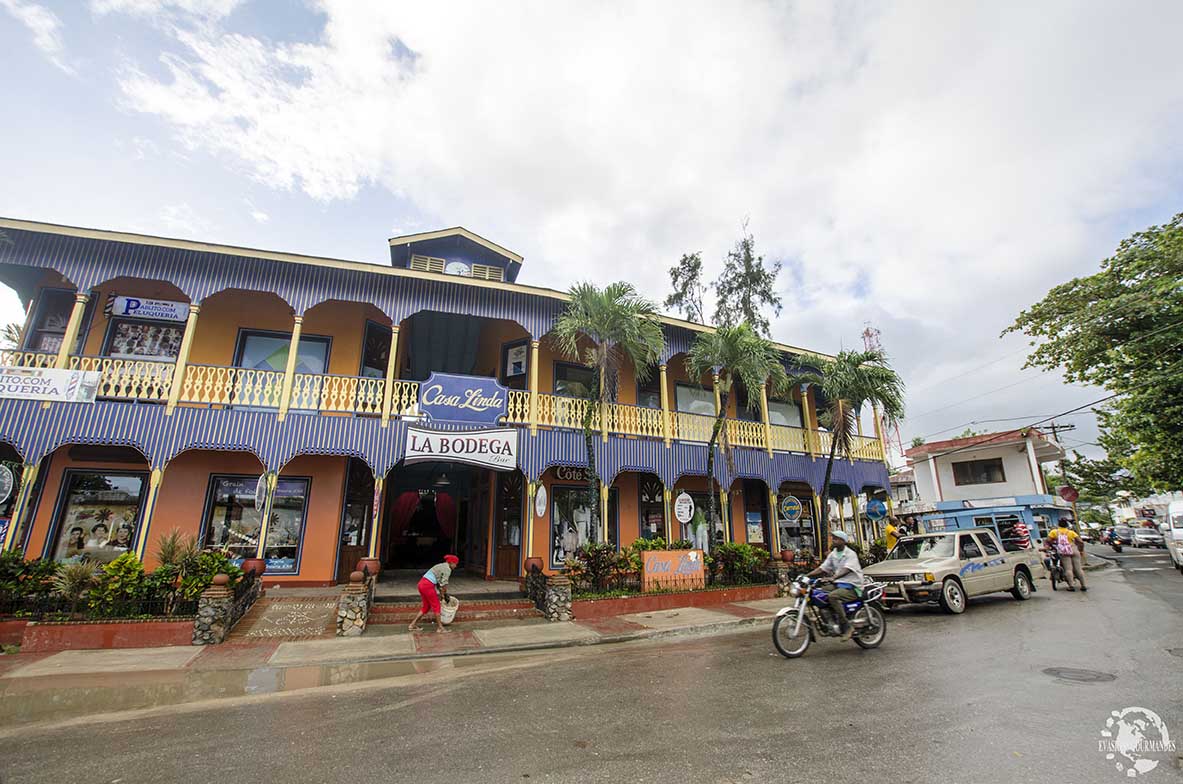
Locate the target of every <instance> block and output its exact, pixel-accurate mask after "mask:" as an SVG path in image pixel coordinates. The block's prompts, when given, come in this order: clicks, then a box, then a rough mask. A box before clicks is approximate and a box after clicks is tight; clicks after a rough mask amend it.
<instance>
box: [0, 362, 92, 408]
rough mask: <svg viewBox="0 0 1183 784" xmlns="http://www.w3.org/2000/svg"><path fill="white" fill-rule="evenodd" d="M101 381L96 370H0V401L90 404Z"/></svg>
mask: <svg viewBox="0 0 1183 784" xmlns="http://www.w3.org/2000/svg"><path fill="white" fill-rule="evenodd" d="M101 378H102V374H101V373H100V372H99V371H97V370H58V369H56V368H21V367H0V398H15V399H17V400H51V401H55V402H59V403H93V402H94V399H95V397H97V396H98V392H99V381H100V379H101Z"/></svg>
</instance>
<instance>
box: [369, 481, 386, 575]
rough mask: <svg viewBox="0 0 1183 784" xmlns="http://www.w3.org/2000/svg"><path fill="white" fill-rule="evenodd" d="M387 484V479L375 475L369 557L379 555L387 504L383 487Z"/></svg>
mask: <svg viewBox="0 0 1183 784" xmlns="http://www.w3.org/2000/svg"><path fill="white" fill-rule="evenodd" d="M385 484H386V480H385V479H383V478H382V477H380V476H376V477H374V499H373V507H372V508H371V511H370V516H371V517H372V518H373V519H371V520H370V549H369V550H368V551H367V552H366V557H367V558H377V557H378V537H379V535H380V534H381V532H382V509H383V508H384V507H385V506H386V505H385V504H384V503H382V487H383V485H385Z"/></svg>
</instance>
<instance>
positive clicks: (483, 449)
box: [403, 426, 518, 471]
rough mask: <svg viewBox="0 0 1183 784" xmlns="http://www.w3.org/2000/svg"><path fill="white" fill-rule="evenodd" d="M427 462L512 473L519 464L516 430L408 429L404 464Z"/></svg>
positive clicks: (508, 428)
mask: <svg viewBox="0 0 1183 784" xmlns="http://www.w3.org/2000/svg"><path fill="white" fill-rule="evenodd" d="M427 461H439V462H449V463H467V464H469V465H475V466H481V467H482V468H492V469H493V470H495V471H511V470H513V469H514V468H516V467H517V465H518V431H517V429H515V428H512V427H503V428H495V429H494V428H491V429H486V430H457V431H443V430H427V429H426V428H421V427H414V426H411V427H408V428H407V445H406V449H405V451H404V452H403V462H404V463H424V462H427Z"/></svg>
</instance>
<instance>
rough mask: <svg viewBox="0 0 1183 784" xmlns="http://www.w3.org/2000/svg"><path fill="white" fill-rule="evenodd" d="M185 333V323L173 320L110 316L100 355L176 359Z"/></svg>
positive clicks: (117, 357) (124, 357)
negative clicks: (147, 319) (111, 317)
mask: <svg viewBox="0 0 1183 784" xmlns="http://www.w3.org/2000/svg"><path fill="white" fill-rule="evenodd" d="M184 336H185V325H184V324H178V323H176V322H173V321H146V320H144V319H128V318H113V319H111V321H110V322H109V324H108V326H107V338H106V342H105V344H104V346H103V356H105V357H115V358H116V359H159V360H162V361H175V360H176V358H177V355H178V354H179V353H180V351H181V339H182V338H183V337H184Z"/></svg>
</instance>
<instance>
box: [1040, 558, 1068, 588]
mask: <svg viewBox="0 0 1183 784" xmlns="http://www.w3.org/2000/svg"><path fill="white" fill-rule="evenodd" d="M1043 565H1044V566H1046V567H1047V576H1048V579H1050V580H1051V581H1052V590H1053V591H1055V590H1057V589H1056V582H1057V581H1058V582H1062V583H1067V582H1068V573H1067V572H1065V571H1064V564H1063V562H1062V561H1061V560H1060V554H1059V553H1057V552H1056V551H1055V550H1054V549H1053V550H1050V551H1046V557H1045V558H1044V559H1043Z"/></svg>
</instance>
